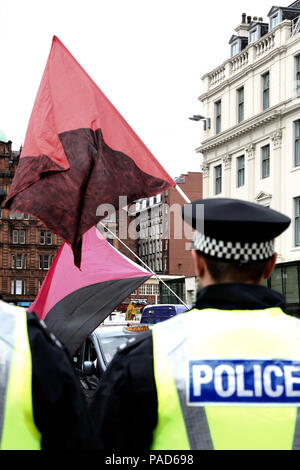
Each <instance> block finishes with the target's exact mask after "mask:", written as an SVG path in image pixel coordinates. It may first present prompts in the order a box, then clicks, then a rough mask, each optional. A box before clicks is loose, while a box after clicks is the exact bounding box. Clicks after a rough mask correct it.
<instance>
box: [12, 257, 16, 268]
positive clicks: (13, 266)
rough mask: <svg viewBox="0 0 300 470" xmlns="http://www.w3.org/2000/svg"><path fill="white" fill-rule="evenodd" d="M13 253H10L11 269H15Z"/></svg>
mask: <svg viewBox="0 0 300 470" xmlns="http://www.w3.org/2000/svg"><path fill="white" fill-rule="evenodd" d="M15 266H16V265H15V255H11V269H15Z"/></svg>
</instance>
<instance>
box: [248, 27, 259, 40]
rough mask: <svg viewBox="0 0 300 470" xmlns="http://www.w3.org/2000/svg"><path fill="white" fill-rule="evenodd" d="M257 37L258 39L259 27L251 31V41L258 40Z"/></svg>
mask: <svg viewBox="0 0 300 470" xmlns="http://www.w3.org/2000/svg"><path fill="white" fill-rule="evenodd" d="M257 39H258V28H255V29H253V30H252V31H250V34H249V42H254V41H257Z"/></svg>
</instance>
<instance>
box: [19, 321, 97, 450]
mask: <svg viewBox="0 0 300 470" xmlns="http://www.w3.org/2000/svg"><path fill="white" fill-rule="evenodd" d="M27 329H28V337H29V344H30V350H31V356H32V402H33V417H34V422H35V425H36V427H37V428H38V430H39V431H40V433H41V435H42V450H52V451H53V450H58V451H59V450H76V451H77V452H78V451H80V450H91V449H95V448H96V443H95V442H94V432H93V429H92V425H91V420H90V417H89V414H88V410H87V405H86V402H85V399H84V396H83V394H82V391H81V388H80V384H79V380H78V378H77V376H76V375H75V372H74V369H73V366H72V362H71V358H70V356H69V353H68V351H67V350H66V349H65V348H64V347H63V346H62V345H60V344H59V342H58V341H57V340H56V339H55V338H54V337H53V336H52V337H51V335H50V333H49V332H48V330H47V329H45V328H44V327H43V325H42V324H41V322H40V321H39V319H38V318H37V317H36V315H34V314H32V313H31V314H27Z"/></svg>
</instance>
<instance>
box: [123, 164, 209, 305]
mask: <svg viewBox="0 0 300 470" xmlns="http://www.w3.org/2000/svg"><path fill="white" fill-rule="evenodd" d="M175 181H176V183H177V185H178V186H179V187H180V188H181V189H182V191H183V192H184V193H185V194H186V195H187V197H188V198H189V199H190V200H191V201H195V200H197V199H201V198H202V173H201V172H188V173H187V174H184V175H181V176H180V177H179V178H175ZM184 203H185V200H184V199H183V197H182V196H181V195H180V194H179V192H178V191H177V190H176V189H175V188H170V189H168V190H167V191H165V192H163V193H161V194H158V195H157V196H154V197H150V198H143V199H139V200H138V201H136V202H135V204H133V205H132V206H131V207H130V208H129V214H130V217H131V221H134V222H135V223H134V227H135V234H136V250H137V255H138V257H139V258H140V260H141V261H142V262H143V263H145V265H146V266H148V267H149V268H150V269H151V270H152V271H153V272H155V273H156V274H158V275H159V278H160V279H162V280H163V281H164V282H165V283H166V284H167V285H169V286H170V287H171V284H169V283H170V282H171V283H172V286H173V288H174V289H173V290H174V292H176V293H177V295H178V294H180V292H181V291H180V289H181V287H180V289H179V291H178V286H181V285H185V283H186V282H187V281H186V279H187V278H188V279H189V281H188V283H187V288H186V289H184V294H180V295H181V296H180V298H182V300H183V301H185V299H186V298H188V299H192V298H194V296H195V285H196V284H195V271H194V265H193V263H192V259H191V253H190V250H189V248H190V245H191V238H192V229H191V227H190V226H188V225H187V224H184V223H183V221H182V215H181V210H182V206H183V204H184ZM131 223H132V222H131ZM135 261H136V262H139V261H137V260H135ZM141 261H140V264H142V262H141ZM145 265H144V267H145ZM191 280H192V282H191ZM182 283H183V284H182ZM161 284H162V283H161ZM177 291H178V292H177ZM130 298H131V299H132V300H134V299H135V298H137V299H140V300H146V302H147V303H149V302H150V303H161V301H162V299H161V285H159V281H158V279H157V278H156V277H155V276H152V277H151V278H150V279H149V280H148V281H147V282H146V283H145V284H144V285H143V286H141V287H140V288H139V289H137V291H136V292H135V293H133V294H132V295H131V296H130ZM166 298H167V297H166V295H164V299H166ZM170 298H171V297H170ZM174 299H175V300H176V301H175V300H174ZM169 300H170V299H169ZM173 301H175V303H178V302H179V301H178V299H176V297H174V296H172V302H173ZM191 303H192V302H191Z"/></svg>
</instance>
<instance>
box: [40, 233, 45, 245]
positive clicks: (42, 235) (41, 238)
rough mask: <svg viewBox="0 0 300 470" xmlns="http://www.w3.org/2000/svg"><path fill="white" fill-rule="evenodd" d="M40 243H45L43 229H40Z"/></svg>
mask: <svg viewBox="0 0 300 470" xmlns="http://www.w3.org/2000/svg"><path fill="white" fill-rule="evenodd" d="M40 245H45V231H44V230H41V231H40Z"/></svg>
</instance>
